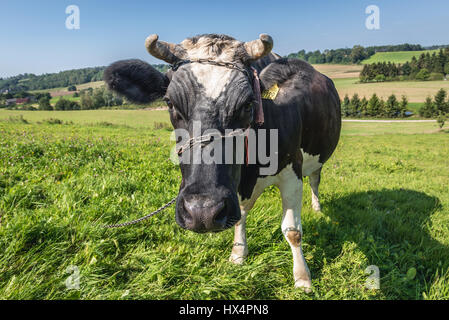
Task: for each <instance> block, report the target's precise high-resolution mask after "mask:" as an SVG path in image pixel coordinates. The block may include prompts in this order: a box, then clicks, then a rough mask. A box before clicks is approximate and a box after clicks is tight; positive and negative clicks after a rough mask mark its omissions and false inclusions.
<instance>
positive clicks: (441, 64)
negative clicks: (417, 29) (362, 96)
mask: <svg viewBox="0 0 449 320" xmlns="http://www.w3.org/2000/svg"><path fill="white" fill-rule="evenodd" d="M447 74H449V47H448V48H445V49H444V50H443V49H440V51H439V52H438V53H436V52H434V53H433V54H432V55H431V54H430V53H429V52H427V53H422V54H421V55H420V56H419V58H418V59H417V58H416V57H413V58H412V60H411V61H407V62H406V63H404V64H402V65H401V64H395V63H391V62H388V63H387V62H378V63H372V64H366V65H365V66H364V67H363V70H362V72H361V73H360V81H361V82H370V81H396V80H420V81H424V80H443V79H444V77H445V76H446V75H447Z"/></svg>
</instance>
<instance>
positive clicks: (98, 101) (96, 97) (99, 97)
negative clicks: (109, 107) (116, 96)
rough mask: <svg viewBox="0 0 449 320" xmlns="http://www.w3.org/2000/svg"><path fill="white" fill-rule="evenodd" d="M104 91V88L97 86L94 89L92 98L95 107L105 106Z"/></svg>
mask: <svg viewBox="0 0 449 320" xmlns="http://www.w3.org/2000/svg"><path fill="white" fill-rule="evenodd" d="M103 93H104V88H97V89H95V90H94V91H93V94H92V100H93V103H94V108H95V109H98V108H101V107H104V106H105V105H106V102H105V101H104V98H103Z"/></svg>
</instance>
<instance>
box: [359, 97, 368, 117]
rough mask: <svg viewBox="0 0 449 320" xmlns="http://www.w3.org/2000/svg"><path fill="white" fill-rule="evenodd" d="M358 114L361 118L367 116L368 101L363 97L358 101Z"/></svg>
mask: <svg viewBox="0 0 449 320" xmlns="http://www.w3.org/2000/svg"><path fill="white" fill-rule="evenodd" d="M360 113H361V115H363V116H367V115H368V100H366V98H365V97H363V99H362V100H361V101H360Z"/></svg>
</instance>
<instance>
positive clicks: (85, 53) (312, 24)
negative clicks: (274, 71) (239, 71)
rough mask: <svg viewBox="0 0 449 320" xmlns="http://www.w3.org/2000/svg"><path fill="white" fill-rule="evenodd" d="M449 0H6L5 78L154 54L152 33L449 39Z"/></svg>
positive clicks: (307, 40)
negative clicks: (370, 10)
mask: <svg viewBox="0 0 449 320" xmlns="http://www.w3.org/2000/svg"><path fill="white" fill-rule="evenodd" d="M72 4H73V5H77V6H78V7H79V8H80V20H81V21H80V22H81V23H80V29H79V30H68V29H66V27H65V20H66V17H67V14H66V13H65V9H66V7H67V6H68V5H72ZM371 4H374V5H377V6H379V8H380V30H368V29H366V28H365V19H366V17H367V15H366V14H365V8H366V7H367V6H368V5H371ZM448 30H449V1H447V0H428V1H422V0H407V1H403V0H368V1H365V0H345V1H339V0H321V1H316V0H313V1H300V0H296V1H282V0H269V1H265V0H258V1H245V0H238V1H235V0H227V1H203V0H198V1H195V0H190V1H177V0H170V1H163V0H162V1H161V0H159V1H151V0H149V1H148V0H147V1H135V0H127V1H123V0H108V1H106V0H97V1H95V0H70V1H65V0H41V1H23V0H2V1H1V3H0V38H1V48H0V77H6V76H12V75H16V74H19V73H25V72H28V73H35V74H42V73H47V72H57V71H61V70H67V69H74V68H82V67H88V66H102V65H108V64H110V63H111V62H113V61H115V60H119V59H126V58H139V59H144V60H146V61H148V62H150V63H158V60H156V59H154V58H153V57H151V56H149V55H148V54H147V53H146V51H145V48H144V40H145V38H146V36H147V35H149V34H152V33H157V34H159V37H160V39H162V40H165V41H170V42H180V41H182V40H183V39H184V38H186V37H189V36H193V35H196V34H201V33H225V34H228V35H231V36H233V37H235V38H237V39H239V40H242V41H248V40H253V39H256V38H257V37H258V35H259V34H260V33H268V34H270V35H271V36H272V37H273V39H274V51H275V52H277V53H279V54H281V55H285V54H288V53H291V52H296V51H298V50H300V49H306V50H316V49H320V50H323V49H326V48H330V49H332V48H342V47H352V46H353V45H355V44H361V45H364V46H368V45H383V44H399V43H405V42H408V43H418V44H422V45H433V44H449V33H448Z"/></svg>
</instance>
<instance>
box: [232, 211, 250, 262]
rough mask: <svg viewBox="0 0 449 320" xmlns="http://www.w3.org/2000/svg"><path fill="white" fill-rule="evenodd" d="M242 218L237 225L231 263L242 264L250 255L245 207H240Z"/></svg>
mask: <svg viewBox="0 0 449 320" xmlns="http://www.w3.org/2000/svg"><path fill="white" fill-rule="evenodd" d="M240 211H241V213H242V218H241V219H240V221H239V222H237V224H236V225H235V232H234V245H233V247H232V252H231V257H230V258H229V261H231V262H233V263H235V264H242V263H243V262H244V261H245V258H246V256H247V255H248V245H247V243H246V215H247V213H248V212H247V211H244V208H243V207H240Z"/></svg>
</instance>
